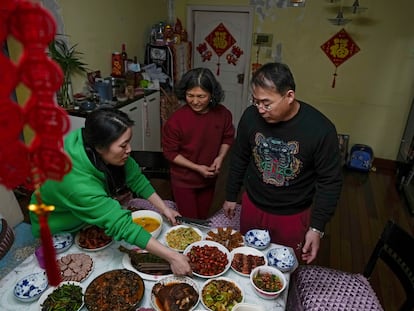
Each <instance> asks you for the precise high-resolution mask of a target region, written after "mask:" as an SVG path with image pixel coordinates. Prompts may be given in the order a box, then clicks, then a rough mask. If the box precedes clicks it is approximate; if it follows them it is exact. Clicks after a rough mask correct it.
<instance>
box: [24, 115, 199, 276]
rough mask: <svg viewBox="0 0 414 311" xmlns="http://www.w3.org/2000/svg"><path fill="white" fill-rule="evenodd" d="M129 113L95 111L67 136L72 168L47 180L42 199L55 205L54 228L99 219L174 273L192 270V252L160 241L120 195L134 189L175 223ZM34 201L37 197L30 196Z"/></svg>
mask: <svg viewBox="0 0 414 311" xmlns="http://www.w3.org/2000/svg"><path fill="white" fill-rule="evenodd" d="M133 124H134V122H133V121H132V120H131V119H129V117H128V115H127V114H125V113H123V112H121V111H119V110H117V109H112V108H100V109H96V110H94V111H93V112H91V113H90V114H89V115H88V116H87V118H86V121H85V127H84V128H81V129H78V130H75V131H73V132H71V133H70V134H69V135H67V137H66V139H65V147H64V148H65V151H66V153H67V154H68V155H69V156H70V158H71V160H72V170H71V171H70V172H69V173H68V174H67V175H65V176H64V178H63V179H62V180H61V181H54V180H47V181H46V182H45V183H44V184H43V185H42V186H41V188H40V194H41V198H42V202H43V203H44V204H46V205H54V206H55V210H54V211H53V212H52V213H50V214H49V217H48V222H49V226H50V230H51V232H52V233H58V232H77V231H79V230H80V229H81V228H82V227H83V226H85V225H87V224H91V225H96V226H98V227H100V228H103V229H104V230H105V233H106V234H107V235H109V236H111V237H112V238H113V239H115V240H118V241H120V240H125V241H126V242H128V243H130V244H133V245H137V246H139V247H140V248H145V249H147V250H148V251H149V252H151V253H153V254H155V255H158V256H159V257H161V258H164V259H166V260H167V261H168V262H169V263H170V264H171V269H172V271H173V272H174V274H177V275H185V274H191V268H190V265H189V262H188V258H187V257H186V256H184V255H182V254H179V253H177V252H175V251H172V250H170V249H169V248H167V247H165V246H164V245H162V244H161V243H160V242H158V241H157V240H156V239H154V238H152V237H151V234H150V233H148V232H147V231H145V230H144V229H143V228H142V227H141V226H139V225H137V224H135V223H134V222H133V221H132V217H131V212H130V211H128V210H127V209H124V208H122V205H121V203H120V200H119V198H121V197H122V198H124V199H125V194H127V193H135V194H137V195H138V196H140V197H142V198H144V199H147V200H148V201H149V202H150V203H151V204H153V205H154V206H155V207H156V208H157V209H158V210H159V211H160V212H161V213H162V214H164V215H165V217H167V218H168V220H169V221H170V222H171V223H172V224H176V220H175V217H176V216H178V215H179V213H178V212H177V211H175V210H173V209H171V208H169V207H167V206H166V205H165V203H164V201H163V200H162V199H161V198H160V197H159V195H158V194H157V193H156V192H155V190H154V188H153V187H152V185H151V184H150V182H149V181H148V179H147V178H146V177H145V176H144V175H143V174H142V172H141V169H140V168H139V166H138V164H137V163H136V162H135V160H134V159H133V158H131V157H130V153H131V145H130V141H131V137H132V129H131V128H132V126H133ZM32 203H37V202H36V197H35V196H34V195H33V196H32ZM30 218H31V223H32V231H33V234H34V236H36V237H38V236H40V227H39V222H38V219H37V216H36V215H35V214H33V213H32V212H31V214H30Z"/></svg>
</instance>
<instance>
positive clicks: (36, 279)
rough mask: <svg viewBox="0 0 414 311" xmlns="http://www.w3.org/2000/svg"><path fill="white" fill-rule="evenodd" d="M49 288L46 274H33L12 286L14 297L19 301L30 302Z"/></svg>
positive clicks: (43, 272)
mask: <svg viewBox="0 0 414 311" xmlns="http://www.w3.org/2000/svg"><path fill="white" fill-rule="evenodd" d="M48 286H49V283H48V281H47V276H46V272H45V271H42V272H38V273H33V274H30V275H28V276H25V277H24V278H22V279H20V280H19V281H18V282H17V283H16V285H15V286H14V291H13V293H14V297H16V298H17V299H18V300H20V301H24V302H30V301H34V300H37V299H39V297H40V296H41V295H42V293H43V292H44V291H45V290H46V288H47V287H48Z"/></svg>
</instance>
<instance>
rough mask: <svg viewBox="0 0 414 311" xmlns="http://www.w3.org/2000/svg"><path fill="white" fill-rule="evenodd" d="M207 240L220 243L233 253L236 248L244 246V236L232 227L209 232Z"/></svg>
mask: <svg viewBox="0 0 414 311" xmlns="http://www.w3.org/2000/svg"><path fill="white" fill-rule="evenodd" d="M206 240H209V241H214V242H218V243H220V244H222V245H224V246H225V247H227V249H228V250H229V251H230V252H231V251H232V250H233V249H234V248H236V247H240V246H244V240H243V235H242V234H241V233H240V232H239V231H237V230H234V229H233V228H231V227H218V228H214V229H211V230H210V231H208V232H207V235H206Z"/></svg>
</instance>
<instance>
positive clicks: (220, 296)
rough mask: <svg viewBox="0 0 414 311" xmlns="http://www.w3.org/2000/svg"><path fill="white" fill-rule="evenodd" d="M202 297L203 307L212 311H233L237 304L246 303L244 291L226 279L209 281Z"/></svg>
mask: <svg viewBox="0 0 414 311" xmlns="http://www.w3.org/2000/svg"><path fill="white" fill-rule="evenodd" d="M200 296H201V302H202V304H203V306H204V307H205V308H206V309H207V310H211V311H215V310H222V311H231V310H232V309H233V307H234V306H235V305H236V304H238V303H240V302H243V301H244V292H243V289H242V288H241V287H240V286H238V285H237V284H236V283H235V282H234V281H233V280H231V279H229V278H226V277H219V278H215V279H210V280H207V281H206V282H205V283H204V284H203V286H202V288H201V294H200Z"/></svg>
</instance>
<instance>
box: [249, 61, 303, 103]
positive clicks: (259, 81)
mask: <svg viewBox="0 0 414 311" xmlns="http://www.w3.org/2000/svg"><path fill="white" fill-rule="evenodd" d="M251 86H252V87H261V88H263V89H271V90H274V91H276V92H278V93H280V94H282V95H284V94H285V93H286V92H287V91H289V90H293V91H294V90H295V87H296V85H295V79H294V78H293V75H292V72H291V71H290V69H289V67H288V66H287V65H285V64H282V63H267V64H265V65H263V66H262V67H260V68H259V69H258V70H257V71H256V72H255V73H254V74H253V76H252V80H251Z"/></svg>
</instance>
